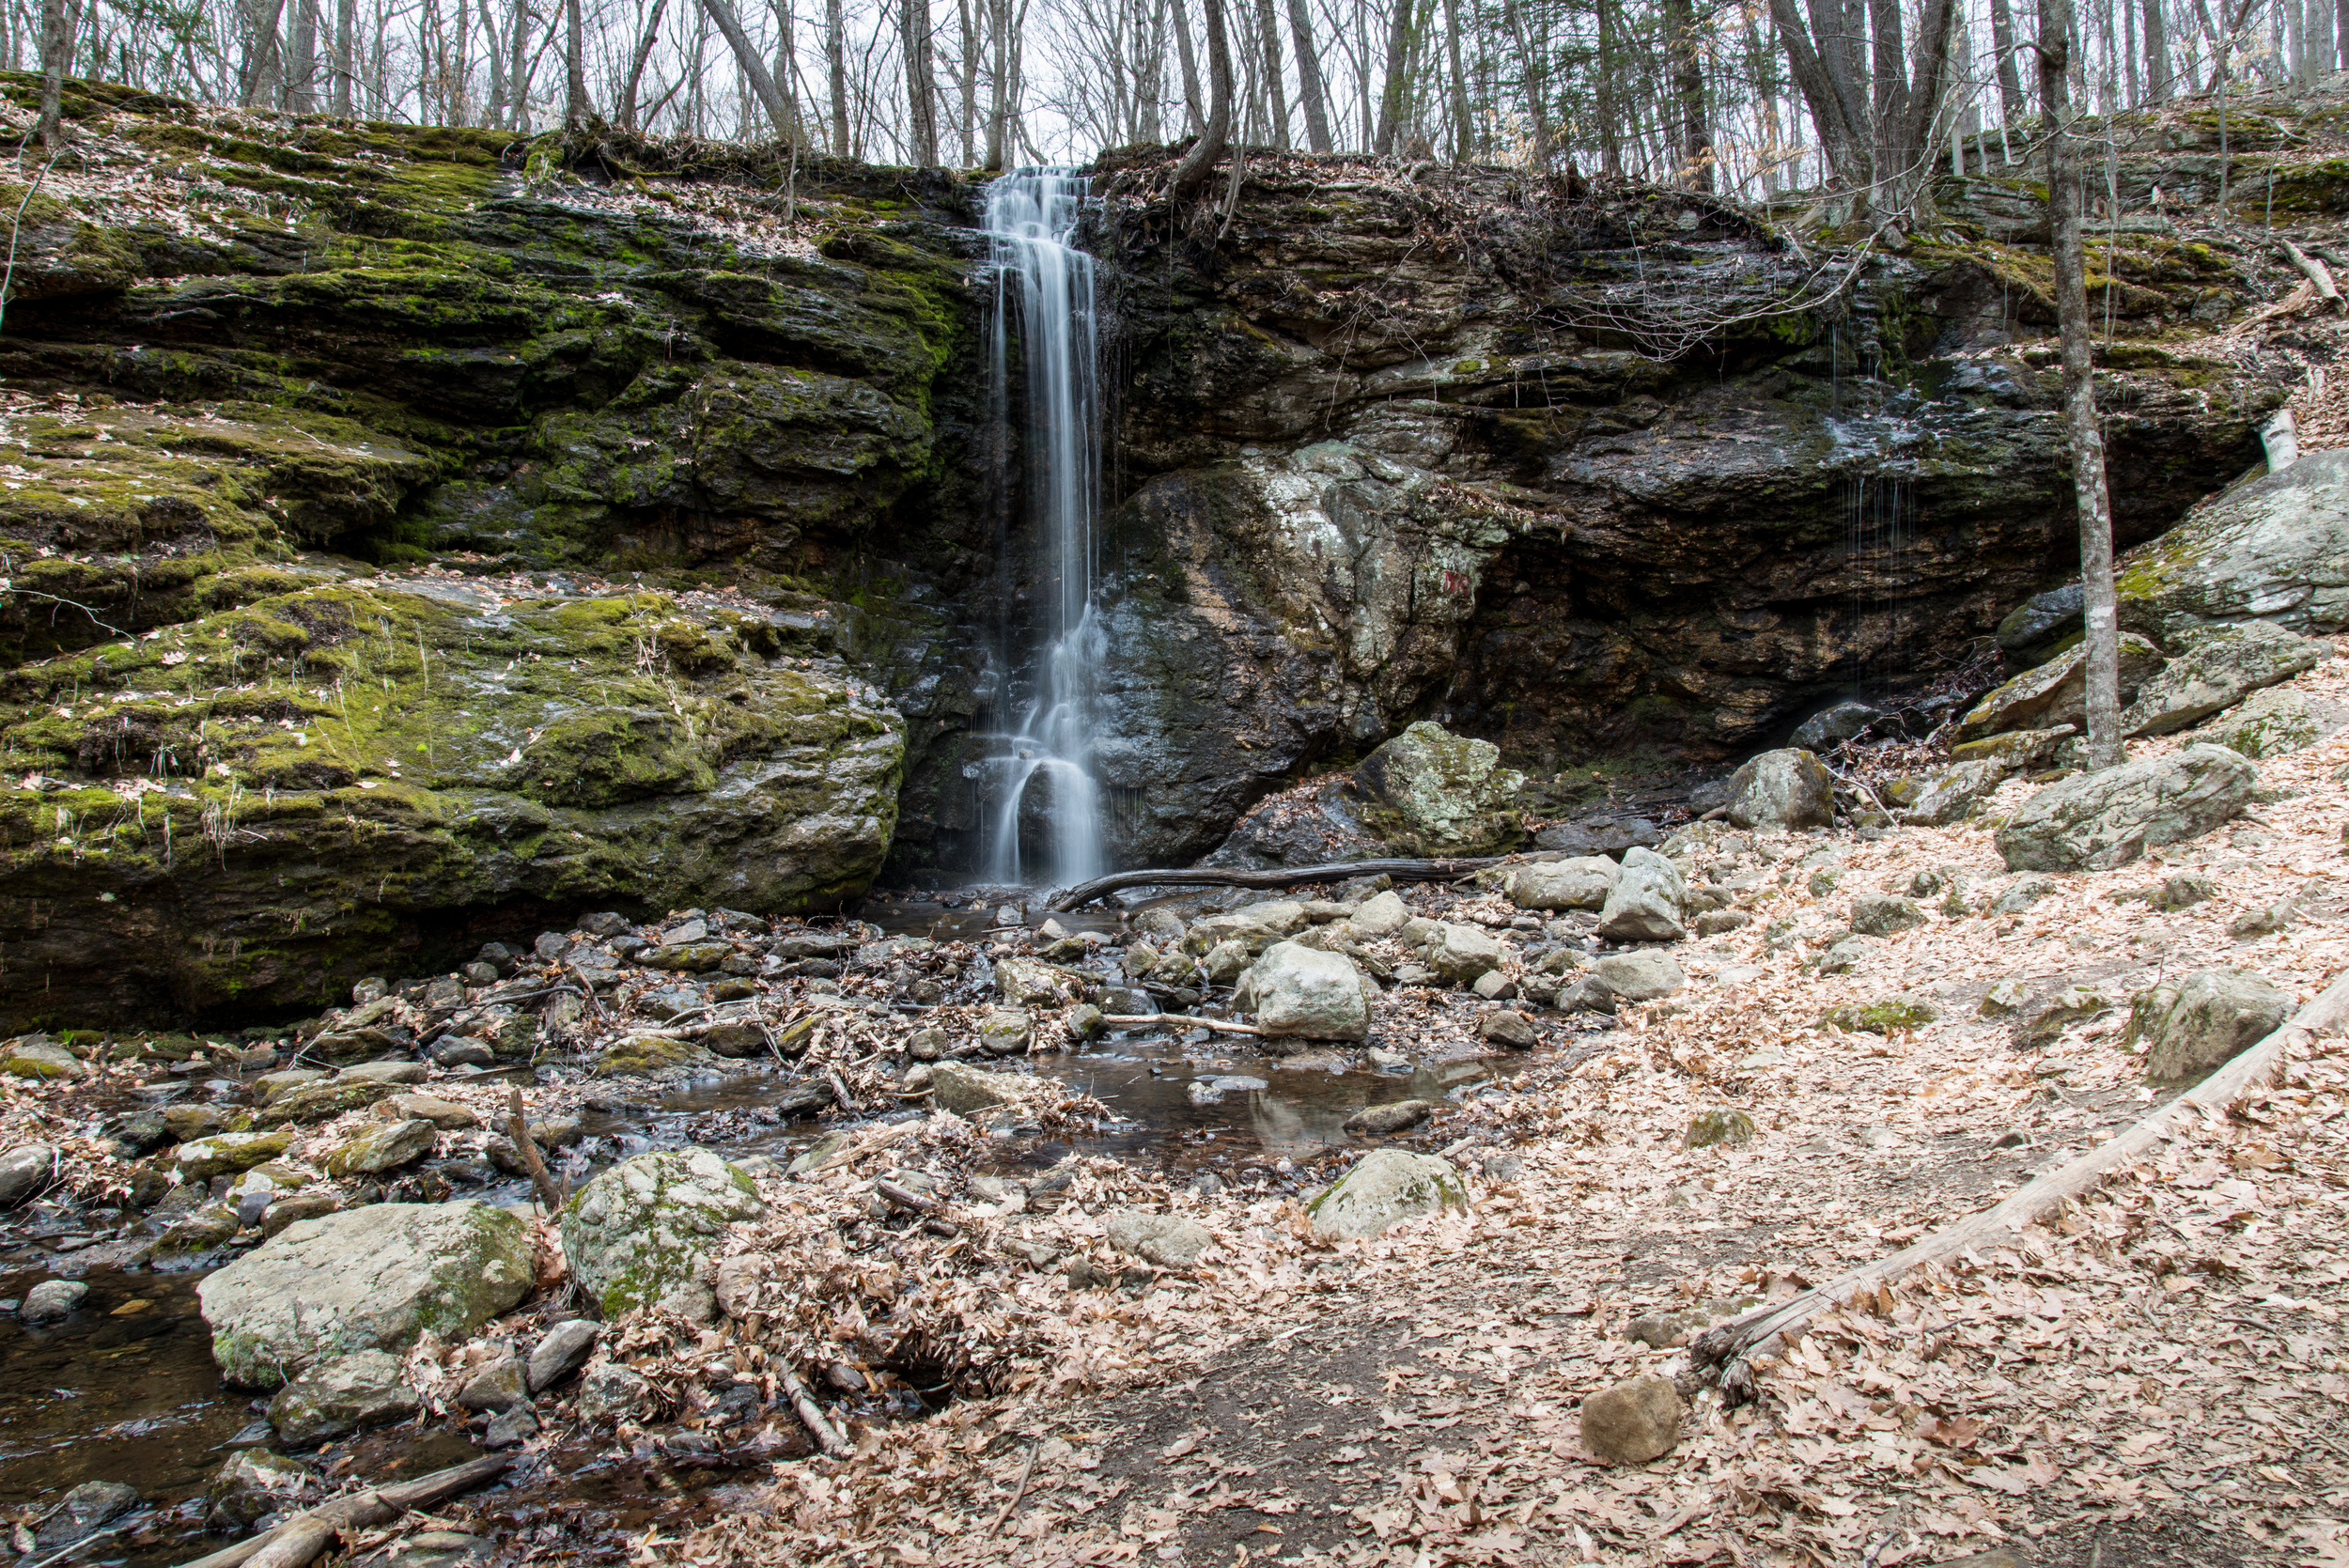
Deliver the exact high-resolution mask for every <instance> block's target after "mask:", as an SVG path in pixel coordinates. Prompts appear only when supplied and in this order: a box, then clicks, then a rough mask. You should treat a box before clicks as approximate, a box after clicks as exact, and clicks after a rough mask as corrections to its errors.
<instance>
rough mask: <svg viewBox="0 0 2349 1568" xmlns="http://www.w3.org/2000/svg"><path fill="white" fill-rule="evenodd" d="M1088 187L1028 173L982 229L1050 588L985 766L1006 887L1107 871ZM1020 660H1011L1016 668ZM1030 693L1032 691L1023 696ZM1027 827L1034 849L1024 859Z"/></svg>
mask: <svg viewBox="0 0 2349 1568" xmlns="http://www.w3.org/2000/svg"><path fill="white" fill-rule="evenodd" d="M1087 185H1088V180H1087V178H1086V177H1085V176H1084V175H1083V174H1081V173H1080V172H1078V171H1076V170H1073V169H1054V168H1048V169H1021V170H1019V171H1018V172H1016V173H1013V174H1008V175H1005V176H1003V178H1002V179H998V180H996V181H995V182H994V183H993V184H992V185H990V186H988V193H987V232H988V236H989V237H990V238H991V240H992V241H993V248H994V260H995V263H996V266H995V310H994V315H993V318H992V320H991V322H990V334H991V335H990V340H989V344H988V370H989V375H990V379H991V387H990V390H991V393H992V395H993V400H994V408H995V412H996V416H997V419H998V421H999V423H998V429H999V430H1007V429H1009V428H1010V419H1011V403H1012V388H1013V384H1014V383H1013V377H1012V366H1011V363H1010V356H1011V345H1012V343H1013V341H1014V340H1015V338H1016V339H1017V341H1018V343H1019V353H1020V369H1021V371H1022V377H1021V382H1022V384H1023V385H1024V388H1025V392H1026V408H1025V418H1024V420H1023V421H1022V423H1021V426H1020V428H1021V429H1022V431H1023V432H1024V435H1025V438H1026V439H1025V442H1024V444H1023V445H1022V447H1021V457H1022V467H1023V469H1024V471H1025V474H1026V481H1027V484H1026V500H1027V507H1026V516H1027V520H1028V524H1029V526H1030V528H1031V529H1032V530H1033V532H1034V539H1035V550H1036V559H1035V562H1034V566H1035V569H1036V574H1037V578H1038V580H1039V582H1040V583H1041V586H1042V590H1043V592H1042V595H1041V603H1040V604H1039V606H1038V609H1039V611H1040V613H1039V614H1037V615H1036V617H1035V624H1034V629H1033V630H1032V632H1031V635H1032V636H1033V637H1034V639H1035V640H1036V642H1037V644H1039V645H1038V646H1037V647H1036V648H1035V651H1034V654H1033V656H1032V658H1031V659H1030V660H1027V664H1028V669H1029V671H1030V674H1029V675H1028V677H1027V680H1026V681H1025V682H1014V683H1013V685H1012V687H1011V688H1009V689H1008V690H1007V692H1006V695H1005V697H1004V698H1003V712H1004V714H1005V716H1006V717H1008V716H1009V715H1010V714H1011V713H1013V712H1015V711H1016V712H1018V713H1019V722H1018V727H1017V729H1016V730H1009V731H1008V732H1007V733H1005V734H1003V735H1001V736H999V737H997V739H998V743H999V747H1000V751H1001V754H1000V755H998V756H997V757H995V758H994V759H993V760H992V764H991V768H990V770H991V771H992V773H993V774H994V777H993V778H992V780H991V781H990V782H991V784H993V785H994V786H995V787H996V788H997V789H1000V791H1001V794H1000V796H999V797H998V798H997V799H996V800H995V801H994V803H993V811H992V818H993V820H992V822H991V823H990V838H991V843H990V845H989V846H988V876H989V877H990V878H991V879H992V880H995V881H998V882H1030V881H1037V880H1049V881H1051V882H1055V883H1057V884H1059V885H1061V886H1064V887H1065V886H1067V885H1069V884H1072V883H1075V882H1081V881H1083V880H1084V879H1085V878H1087V877H1097V876H1098V875H1100V873H1101V870H1102V858H1101V820H1100V800H1099V795H1100V791H1099V787H1098V784H1097V782H1096V779H1095V776H1094V749H1095V742H1096V740H1097V735H1098V729H1099V722H1100V716H1099V703H1098V700H1097V698H1098V692H1097V680H1096V675H1097V671H1098V670H1099V668H1100V665H1101V660H1102V659H1103V657H1104V655H1105V654H1106V653H1107V652H1108V638H1107V635H1106V634H1105V633H1104V632H1103V630H1102V628H1101V623H1100V618H1099V616H1098V615H1097V613H1096V607H1095V605H1094V576H1095V565H1096V562H1095V557H1096V554H1097V548H1098V547H1097V539H1096V530H1095V522H1096V519H1097V512H1098V508H1099V505H1100V482H1101V453H1100V442H1099V421H1100V388H1099V384H1098V380H1097V349H1098V322H1097V317H1096V314H1095V291H1094V263H1093V257H1091V256H1087V255H1086V254H1085V253H1084V252H1082V251H1081V250H1079V249H1078V248H1077V247H1076V245H1075V243H1074V242H1073V241H1074V239H1075V232H1076V227H1077V220H1078V218H1079V217H1080V216H1081V213H1082V212H1083V210H1084V204H1085V201H1086V188H1087ZM1013 575H1014V576H1015V577H1016V576H1017V571H1016V569H1015V570H1014V573H1013ZM1005 651H1006V654H1008V653H1009V651H1010V650H1008V649H1006V650H1005ZM1019 662H1020V661H1019V660H1016V659H1009V658H1007V660H1006V663H1007V664H1009V665H1012V666H1013V667H1015V668H1016V667H1017V666H1018V664H1019ZM1023 685H1024V686H1026V687H1028V688H1029V689H1028V690H1026V691H1024V693H1022V691H1021V690H1020V688H1021V687H1022V686H1023ZM1023 695H1024V700H1023ZM990 793H991V792H990ZM1023 830H1024V834H1025V837H1026V838H1027V840H1028V842H1029V845H1030V846H1031V847H1032V848H1033V849H1034V850H1036V851H1040V852H1038V853H1034V854H1023V851H1022V846H1021V840H1022V837H1023Z"/></svg>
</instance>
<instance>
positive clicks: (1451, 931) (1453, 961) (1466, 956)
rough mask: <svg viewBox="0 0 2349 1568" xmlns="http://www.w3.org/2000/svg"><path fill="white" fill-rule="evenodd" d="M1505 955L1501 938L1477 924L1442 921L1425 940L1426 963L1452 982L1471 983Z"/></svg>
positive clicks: (1499, 961)
mask: <svg viewBox="0 0 2349 1568" xmlns="http://www.w3.org/2000/svg"><path fill="white" fill-rule="evenodd" d="M1508 956H1509V950H1508V949H1507V948H1505V947H1503V946H1501V939H1499V938H1497V937H1495V936H1494V935H1493V934H1492V933H1491V932H1489V931H1487V930H1486V929H1485V928H1484V927H1483V926H1481V925H1468V924H1457V923H1455V922H1452V921H1445V922H1444V923H1443V924H1439V925H1438V926H1437V927H1436V928H1435V932H1434V934H1433V935H1432V937H1431V938H1430V939H1429V941H1428V943H1427V967H1428V968H1429V969H1432V970H1435V971H1436V972H1437V973H1438V974H1439V975H1442V976H1443V977H1444V978H1445V979H1446V980H1449V981H1451V982H1452V983H1453V984H1454V985H1455V986H1467V985H1472V984H1474V983H1475V982H1476V981H1477V980H1478V979H1480V978H1482V977H1483V976H1484V975H1485V974H1486V973H1488V972H1489V971H1491V970H1497V969H1499V968H1501V964H1502V963H1503V962H1504V961H1506V959H1507V958H1508Z"/></svg>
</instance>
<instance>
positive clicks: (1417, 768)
mask: <svg viewBox="0 0 2349 1568" xmlns="http://www.w3.org/2000/svg"><path fill="white" fill-rule="evenodd" d="M1524 784H1525V775H1524V774H1522V773H1519V772H1517V771H1515V770H1513V769H1511V768H1503V767H1501V749H1500V748H1499V747H1497V746H1495V745H1494V744H1493V743H1492V742H1491V741H1489V740H1470V739H1468V738H1466V737H1462V736H1456V735H1453V734H1452V733H1450V732H1449V731H1447V730H1446V729H1444V727H1443V726H1442V725H1440V724H1435V723H1429V722H1425V721H1422V722H1419V723H1416V724H1413V725H1411V726H1410V727H1409V728H1408V729H1406V730H1405V731H1404V732H1403V733H1402V734H1401V735H1398V736H1396V737H1394V738H1393V739H1392V740H1390V741H1388V742H1387V743H1386V744H1385V745H1383V746H1380V747H1379V748H1378V749H1377V751H1375V752H1373V753H1370V755H1368V756H1366V757H1364V758H1363V759H1362V760H1361V764H1360V765H1359V766H1357V767H1356V768H1355V769H1354V777H1353V787H1354V789H1355V791H1356V792H1357V793H1359V794H1360V795H1361V796H1362V797H1363V799H1364V800H1366V801H1367V802H1368V806H1367V808H1366V809H1365V810H1364V811H1363V813H1362V817H1363V820H1364V821H1365V822H1366V823H1367V824H1368V825H1369V826H1370V827H1371V829H1372V830H1373V831H1376V832H1377V834H1378V836H1379V837H1380V838H1382V839H1384V840H1385V841H1386V843H1387V845H1388V846H1389V847H1390V848H1392V849H1393V850H1394V852H1395V853H1397V854H1403V855H1480V854H1486V853H1488V852H1490V851H1492V850H1496V849H1501V848H1506V847H1507V846H1510V845H1512V844H1514V843H1516V842H1517V838H1518V836H1519V832H1520V830H1519V827H1518V824H1517V813H1516V806H1517V791H1518V790H1519V789H1520V788H1521V787H1522V786H1523V785H1524Z"/></svg>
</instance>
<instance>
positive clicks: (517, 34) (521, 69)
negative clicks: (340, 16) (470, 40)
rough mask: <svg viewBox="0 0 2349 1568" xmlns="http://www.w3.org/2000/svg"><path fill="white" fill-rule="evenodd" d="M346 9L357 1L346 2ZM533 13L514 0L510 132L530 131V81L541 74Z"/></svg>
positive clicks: (509, 35)
mask: <svg viewBox="0 0 2349 1568" xmlns="http://www.w3.org/2000/svg"><path fill="white" fill-rule="evenodd" d="M343 4H344V5H345V6H347V7H348V6H352V5H355V4H357V0H343ZM535 21H537V18H536V17H533V16H532V15H531V14H530V0H514V14H513V17H512V20H511V21H510V22H509V23H508V24H507V26H506V96H507V97H508V98H509V99H510V100H512V102H513V108H512V115H513V122H512V125H511V126H510V128H509V129H512V130H515V131H527V130H529V129H530V81H531V78H532V77H533V76H534V75H536V74H537V69H538V63H537V57H536V56H534V55H533V54H531V52H530V24H531V23H533V22H535Z"/></svg>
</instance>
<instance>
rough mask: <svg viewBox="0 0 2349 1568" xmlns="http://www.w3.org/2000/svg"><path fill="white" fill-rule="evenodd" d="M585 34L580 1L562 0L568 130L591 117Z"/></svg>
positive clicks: (564, 79)
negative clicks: (589, 112) (581, 19)
mask: <svg viewBox="0 0 2349 1568" xmlns="http://www.w3.org/2000/svg"><path fill="white" fill-rule="evenodd" d="M585 32H586V29H585V28H584V27H583V26H582V25H581V23H580V15H579V0H563V69H564V76H563V124H564V127H565V128H566V129H567V130H568V129H571V128H574V127H577V126H579V125H582V124H583V123H585V121H586V118H587V114H588V104H587V43H586V39H585V36H584V35H585Z"/></svg>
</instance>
